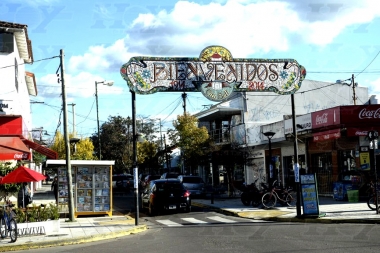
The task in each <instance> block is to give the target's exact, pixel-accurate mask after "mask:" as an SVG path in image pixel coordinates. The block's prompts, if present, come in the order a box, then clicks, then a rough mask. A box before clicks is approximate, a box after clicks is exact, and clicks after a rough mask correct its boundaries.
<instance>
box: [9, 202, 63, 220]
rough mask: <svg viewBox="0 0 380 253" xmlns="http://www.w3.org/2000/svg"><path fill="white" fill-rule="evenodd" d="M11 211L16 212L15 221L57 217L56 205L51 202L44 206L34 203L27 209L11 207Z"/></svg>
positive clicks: (56, 218)
mask: <svg viewBox="0 0 380 253" xmlns="http://www.w3.org/2000/svg"><path fill="white" fill-rule="evenodd" d="M13 211H14V212H15V214H16V221H17V223H25V222H37V221H47V220H58V219H59V211H58V207H57V206H56V205H55V204H52V203H50V204H49V205H45V206H41V205H39V206H37V205H36V204H33V206H32V207H31V208H28V209H22V208H15V209H13Z"/></svg>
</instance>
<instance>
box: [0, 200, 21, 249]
mask: <svg viewBox="0 0 380 253" xmlns="http://www.w3.org/2000/svg"><path fill="white" fill-rule="evenodd" d="M12 207H14V204H11V203H7V204H4V205H3V210H2V213H1V217H0V236H1V238H2V239H4V238H5V237H7V236H8V234H9V237H10V238H11V242H15V241H17V222H16V220H15V219H14V217H15V216H16V215H15V213H14V212H13V210H12Z"/></svg>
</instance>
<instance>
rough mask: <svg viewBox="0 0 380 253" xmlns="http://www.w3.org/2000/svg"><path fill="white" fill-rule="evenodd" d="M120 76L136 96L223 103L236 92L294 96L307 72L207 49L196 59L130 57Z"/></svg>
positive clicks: (290, 63) (290, 64) (293, 64)
mask: <svg viewBox="0 0 380 253" xmlns="http://www.w3.org/2000/svg"><path fill="white" fill-rule="evenodd" d="M120 74H121V76H122V77H123V79H124V80H125V81H126V82H127V84H128V86H129V89H130V90H131V91H134V92H136V93H137V94H151V93H155V92H158V91H164V92H202V94H203V95H204V96H205V97H206V98H208V99H209V100H212V101H223V100H226V99H227V98H229V97H230V96H231V95H232V94H233V93H234V92H236V91H238V92H275V93H277V94H280V95H286V94H294V93H295V92H296V91H297V90H299V88H300V87H301V83H302V81H303V80H304V79H305V76H306V69H305V68H304V67H303V66H301V65H299V64H298V63H297V61H296V60H293V59H244V58H235V59H234V58H233V57H232V54H231V53H230V51H229V50H228V49H226V48H224V47H222V46H209V47H206V48H205V49H203V50H202V52H201V53H200V56H199V58H184V57H181V58H180V57H178V58H174V57H146V56H138V57H133V58H131V59H130V60H129V62H127V63H125V64H124V65H123V66H122V67H121V69H120Z"/></svg>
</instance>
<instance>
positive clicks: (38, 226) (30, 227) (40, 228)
mask: <svg viewBox="0 0 380 253" xmlns="http://www.w3.org/2000/svg"><path fill="white" fill-rule="evenodd" d="M60 227H61V225H60V221H59V220H48V221H39V222H25V223H19V224H17V229H18V230H19V231H21V232H20V233H21V234H22V235H23V234H41V233H45V234H51V233H58V232H59V229H60Z"/></svg>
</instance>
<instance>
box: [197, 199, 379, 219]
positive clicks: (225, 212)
mask: <svg viewBox="0 0 380 253" xmlns="http://www.w3.org/2000/svg"><path fill="white" fill-rule="evenodd" d="M191 204H192V205H193V206H197V207H201V208H208V209H210V210H212V211H215V212H217V213H221V214H225V215H229V216H235V217H240V218H246V219H253V220H255V218H252V217H246V216H245V215H239V212H232V211H228V210H225V209H221V208H219V207H215V206H210V205H207V204H201V203H197V202H193V203H191ZM260 220H263V221H275V222H300V223H324V224H338V223H357V224H380V219H358V218H353V219H350V218H332V219H330V218H326V217H320V218H319V217H315V218H312V217H304V218H298V217H296V216H294V217H281V216H273V217H260Z"/></svg>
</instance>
